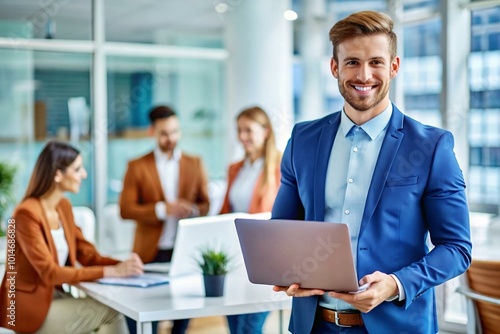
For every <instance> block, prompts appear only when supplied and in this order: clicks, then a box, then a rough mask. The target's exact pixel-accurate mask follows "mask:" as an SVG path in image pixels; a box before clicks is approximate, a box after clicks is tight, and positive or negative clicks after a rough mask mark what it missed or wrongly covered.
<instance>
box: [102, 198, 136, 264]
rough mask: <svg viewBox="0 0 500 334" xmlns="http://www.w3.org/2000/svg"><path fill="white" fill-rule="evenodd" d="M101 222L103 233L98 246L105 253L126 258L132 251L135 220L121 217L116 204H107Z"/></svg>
mask: <svg viewBox="0 0 500 334" xmlns="http://www.w3.org/2000/svg"><path fill="white" fill-rule="evenodd" d="M102 216H103V217H102V221H101V224H104V228H103V230H104V235H102V236H100V239H99V246H100V249H101V250H102V251H103V252H104V253H105V254H110V255H111V256H117V257H118V258H122V257H123V256H125V258H127V257H128V256H129V255H130V253H131V252H132V246H133V243H134V234H135V222H134V221H133V220H128V219H122V217H121V216H120V207H119V205H118V204H116V203H114V204H107V205H106V206H105V207H104V210H103V214H102Z"/></svg>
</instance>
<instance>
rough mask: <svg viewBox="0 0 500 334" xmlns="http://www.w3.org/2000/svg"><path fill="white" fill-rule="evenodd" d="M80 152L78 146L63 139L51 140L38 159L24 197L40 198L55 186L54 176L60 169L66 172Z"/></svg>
mask: <svg viewBox="0 0 500 334" xmlns="http://www.w3.org/2000/svg"><path fill="white" fill-rule="evenodd" d="M79 154H80V151H78V150H77V149H76V148H74V147H73V146H71V145H70V144H67V143H65V142H62V141H58V140H51V141H49V142H48V143H47V144H46V145H45V147H44V148H43V150H42V152H41V153H40V155H39V156H38V159H37V160H36V163H35V167H34V168H33V173H32V174H31V178H30V182H29V184H28V189H26V193H25V194H24V198H23V199H27V198H28V197H35V198H39V197H40V196H42V195H44V194H46V193H47V192H48V191H49V190H51V189H52V188H53V186H54V177H55V175H56V172H57V171H58V170H61V171H62V172H64V171H65V170H66V168H68V166H69V165H71V164H72V163H73V161H75V159H76V157H77V156H78V155H79Z"/></svg>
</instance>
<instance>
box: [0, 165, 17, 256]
mask: <svg viewBox="0 0 500 334" xmlns="http://www.w3.org/2000/svg"><path fill="white" fill-rule="evenodd" d="M15 174H16V167H14V166H11V165H9V164H7V163H5V162H3V161H0V250H3V249H5V246H6V236H5V229H6V222H5V220H6V217H5V215H6V213H7V209H8V207H9V205H11V204H12V203H14V195H13V193H12V192H13V189H12V188H13V185H14V176H15Z"/></svg>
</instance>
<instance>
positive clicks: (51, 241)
mask: <svg viewBox="0 0 500 334" xmlns="http://www.w3.org/2000/svg"><path fill="white" fill-rule="evenodd" d="M36 201H37V202H38V205H39V210H40V217H42V228H43V233H44V234H45V238H46V239H47V242H48V244H49V250H50V253H51V254H52V258H53V259H54V261H56V263H59V259H58V258H57V249H56V245H55V243H54V238H52V232H51V231H50V226H49V221H48V219H47V215H46V214H45V210H44V209H43V207H42V203H41V202H40V200H39V199H37V200H36Z"/></svg>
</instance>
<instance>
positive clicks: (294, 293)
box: [273, 284, 325, 297]
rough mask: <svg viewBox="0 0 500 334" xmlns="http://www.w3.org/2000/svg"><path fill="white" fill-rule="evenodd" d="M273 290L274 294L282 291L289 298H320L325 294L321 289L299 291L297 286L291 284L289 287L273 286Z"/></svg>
mask: <svg viewBox="0 0 500 334" xmlns="http://www.w3.org/2000/svg"><path fill="white" fill-rule="evenodd" d="M273 290H274V291H276V292H280V291H283V292H285V293H286V294H287V295H289V296H291V297H309V296H315V295H318V296H321V295H324V294H325V291H324V290H321V289H301V288H300V286H299V285H298V284H292V285H290V286H278V285H275V286H273Z"/></svg>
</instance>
